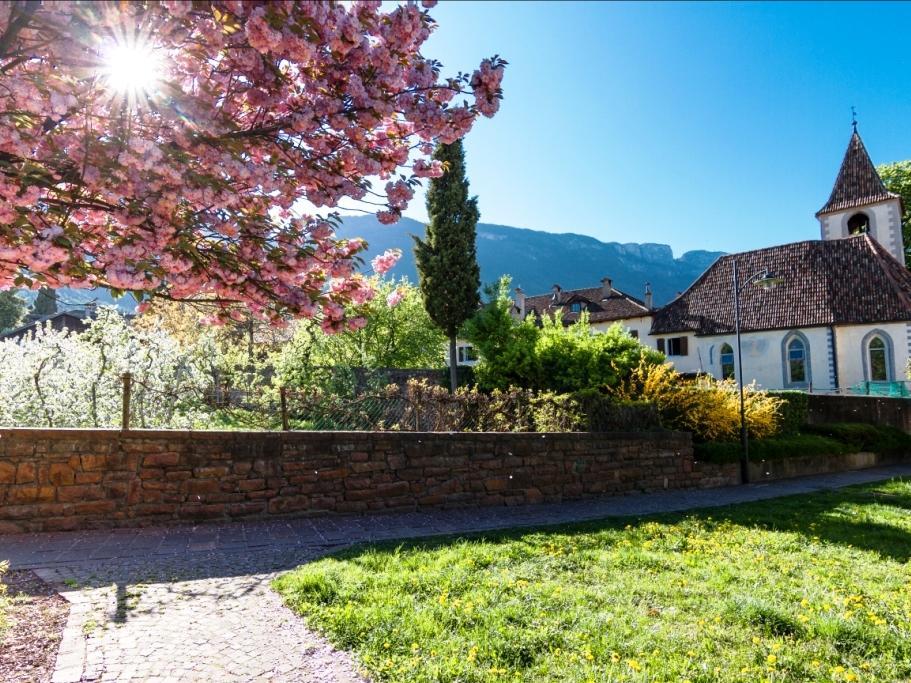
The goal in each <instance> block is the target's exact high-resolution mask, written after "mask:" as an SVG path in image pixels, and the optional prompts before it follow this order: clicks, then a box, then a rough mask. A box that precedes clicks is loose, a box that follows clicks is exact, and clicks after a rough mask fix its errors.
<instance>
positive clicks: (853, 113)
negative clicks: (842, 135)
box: [851, 104, 857, 133]
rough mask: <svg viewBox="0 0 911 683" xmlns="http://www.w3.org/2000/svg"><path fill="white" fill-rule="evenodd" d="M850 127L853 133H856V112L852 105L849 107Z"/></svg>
mask: <svg viewBox="0 0 911 683" xmlns="http://www.w3.org/2000/svg"><path fill="white" fill-rule="evenodd" d="M851 125H852V126H854V132H855V133H856V132H857V111H856V110H855V109H854V105H853V104H852V105H851Z"/></svg>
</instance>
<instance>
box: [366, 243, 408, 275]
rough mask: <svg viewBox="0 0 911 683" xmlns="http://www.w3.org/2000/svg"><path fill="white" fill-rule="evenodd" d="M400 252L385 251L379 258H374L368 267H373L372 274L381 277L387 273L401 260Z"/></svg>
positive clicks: (393, 250) (395, 250) (396, 250)
mask: <svg viewBox="0 0 911 683" xmlns="http://www.w3.org/2000/svg"><path fill="white" fill-rule="evenodd" d="M401 256H402V252H401V251H400V250H398V249H387V250H386V251H384V252H383V253H382V254H380V255H379V256H374V257H373V260H372V261H371V262H370V265H371V266H373V272H374V273H376V274H377V275H383V274H384V273H386V272H388V271H389V269H390V268H392V266H394V265H395V264H396V262H397V261H398V260H399V259H400V258H401Z"/></svg>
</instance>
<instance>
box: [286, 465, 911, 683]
mask: <svg viewBox="0 0 911 683" xmlns="http://www.w3.org/2000/svg"><path fill="white" fill-rule="evenodd" d="M909 558H911V482H907V481H893V482H888V483H882V484H877V485H868V486H863V487H855V488H851V489H842V490H840V491H834V492H828V493H820V494H815V495H809V496H795V497H791V498H781V499H777V500H769V501H764V502H760V503H752V504H747V505H738V506H733V507H728V508H716V509H714V510H705V511H698V512H693V513H687V514H677V515H662V516H652V517H645V518H641V519H635V520H631V519H628V518H627V519H615V520H607V521H603V522H597V523H590V524H580V525H574V526H570V527H559V528H549V529H539V530H521V531H512V532H506V533H497V534H486V535H483V536H474V537H467V538H458V539H453V538H447V539H442V540H441V539H434V540H428V541H418V542H410V543H405V544H386V545H374V546H363V547H359V548H355V549H352V550H349V551H346V552H343V553H340V554H338V555H335V556H333V557H328V558H325V559H322V560H319V561H317V562H313V563H311V564H307V565H304V566H302V567H300V568H298V569H297V570H295V571H292V572H290V573H288V574H286V575H284V576H281V577H279V578H278V579H277V580H276V581H275V584H274V585H275V588H276V589H277V590H278V591H279V592H280V593H281V594H282V595H283V596H284V599H285V601H286V602H287V604H288V605H290V606H291V607H292V608H293V609H295V610H297V611H298V612H299V613H300V614H302V615H304V616H305V617H306V619H307V620H308V622H309V624H310V625H311V626H313V627H315V628H316V629H317V630H319V631H321V632H323V633H325V634H326V635H327V636H328V637H329V639H330V640H331V641H332V642H333V643H335V644H336V645H337V646H339V647H342V648H345V649H348V650H351V651H353V652H354V653H355V654H356V656H357V658H358V660H359V662H360V663H361V664H362V666H363V667H364V669H365V670H366V671H367V672H369V674H370V676H371V677H373V678H374V680H377V681H396V682H399V681H403V682H404V681H453V682H455V681H459V682H469V681H561V682H563V681H567V682H569V681H596V682H598V683H601V682H602V681H687V680H688V681H692V682H694V683H695V682H696V681H900V680H909V677H911V562H909Z"/></svg>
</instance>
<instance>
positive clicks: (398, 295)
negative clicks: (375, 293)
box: [386, 287, 405, 308]
mask: <svg viewBox="0 0 911 683" xmlns="http://www.w3.org/2000/svg"><path fill="white" fill-rule="evenodd" d="M404 298H405V290H404V289H403V288H402V287H396V288H395V289H393V290H392V291H391V292H389V294H388V295H387V296H386V305H387V306H389V307H390V308H393V307H395V306H398V305H399V304H400V303H402V299H404Z"/></svg>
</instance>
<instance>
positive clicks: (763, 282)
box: [756, 271, 785, 289]
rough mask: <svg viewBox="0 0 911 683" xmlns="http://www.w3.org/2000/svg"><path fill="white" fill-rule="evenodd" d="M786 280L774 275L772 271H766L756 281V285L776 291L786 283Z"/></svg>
mask: <svg viewBox="0 0 911 683" xmlns="http://www.w3.org/2000/svg"><path fill="white" fill-rule="evenodd" d="M784 281H785V280H784V278H783V277H781V276H780V275H778V274H777V273H773V272H771V271H765V272H764V273H763V274H762V275H760V276H759V278H758V279H757V280H756V285H757V286H759V287H761V288H762V289H774V288H775V287H777V286H778V285H780V284H782V283H783V282H784Z"/></svg>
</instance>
